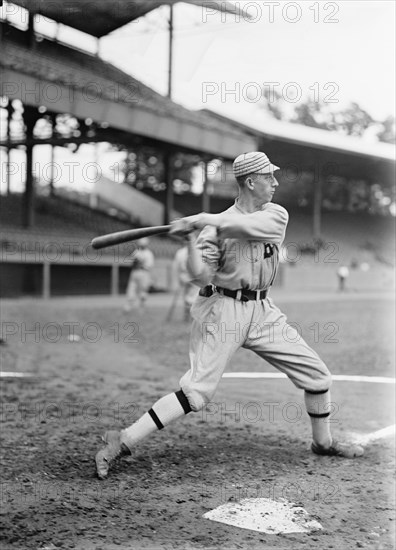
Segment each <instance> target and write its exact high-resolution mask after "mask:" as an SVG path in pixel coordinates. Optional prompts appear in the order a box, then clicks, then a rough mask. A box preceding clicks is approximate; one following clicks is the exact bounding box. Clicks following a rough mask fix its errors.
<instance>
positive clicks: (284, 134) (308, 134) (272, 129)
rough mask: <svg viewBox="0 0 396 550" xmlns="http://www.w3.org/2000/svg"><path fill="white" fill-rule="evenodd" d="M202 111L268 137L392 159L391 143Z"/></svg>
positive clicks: (365, 155) (283, 123) (236, 114)
mask: <svg viewBox="0 0 396 550" xmlns="http://www.w3.org/2000/svg"><path fill="white" fill-rule="evenodd" d="M202 111H203V112H205V113H208V114H211V115H214V116H216V117H218V118H220V119H221V120H224V121H227V122H229V123H232V122H234V123H235V124H236V125H237V126H239V127H240V128H244V129H245V130H246V131H249V130H250V131H252V132H253V133H259V134H262V135H263V136H268V137H271V138H280V139H282V140H285V141H287V142H289V143H296V144H299V145H306V146H309V147H315V148H317V149H325V150H331V151H339V152H342V153H350V154H354V155H359V156H364V157H372V158H375V159H379V160H388V161H395V160H396V158H395V146H394V145H392V144H391V143H383V142H380V141H378V142H371V141H366V140H364V139H362V138H359V137H354V136H347V135H343V134H340V133H339V132H329V131H327V130H322V129H321V128H312V127H310V126H303V125H302V124H294V123H292V122H285V121H279V120H275V119H273V120H262V121H260V117H259V116H257V117H255V118H254V119H249V122H248V124H247V123H246V115H244V117H243V119H242V118H240V117H238V112H237V111H236V112H235V114H234V115H233V117H232V119H231V118H228V117H225V116H223V115H220V114H219V113H215V112H213V111H211V110H209V109H202Z"/></svg>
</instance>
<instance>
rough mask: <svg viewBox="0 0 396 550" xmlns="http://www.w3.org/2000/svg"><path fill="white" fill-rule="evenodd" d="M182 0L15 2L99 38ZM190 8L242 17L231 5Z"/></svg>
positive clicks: (203, 0)
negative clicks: (205, 9)
mask: <svg viewBox="0 0 396 550" xmlns="http://www.w3.org/2000/svg"><path fill="white" fill-rule="evenodd" d="M178 1H179V0H166V1H163V0H95V1H94V2H93V1H92V0H78V1H74V2H69V3H68V2H65V1H64V0H51V2H48V0H12V3H13V4H17V5H18V6H21V7H23V8H25V9H27V10H29V11H30V12H31V13H39V14H41V15H43V16H44V17H48V18H50V19H53V20H54V21H57V22H58V23H63V24H64V25H68V26H69V27H72V28H74V29H77V30H79V31H83V32H85V33H87V34H90V35H92V36H96V37H97V38H100V37H101V36H105V35H106V34H109V33H110V32H112V31H114V30H116V29H118V28H119V27H123V26H124V25H126V24H127V23H129V22H130V21H134V20H136V19H138V18H139V17H142V16H143V15H146V13H148V12H150V11H152V10H155V9H156V8H158V7H159V6H162V5H164V4H176V3H177V2H178ZM183 1H184V2H186V3H188V4H196V5H197V6H205V5H206V6H207V9H208V10H213V9H217V10H219V11H220V10H221V11H223V12H224V11H226V12H228V13H235V14H238V13H239V14H240V13H242V10H241V9H240V8H238V7H237V6H234V5H233V4H232V3H231V2H228V1H221V2H220V1H212V0H210V1H209V0H183Z"/></svg>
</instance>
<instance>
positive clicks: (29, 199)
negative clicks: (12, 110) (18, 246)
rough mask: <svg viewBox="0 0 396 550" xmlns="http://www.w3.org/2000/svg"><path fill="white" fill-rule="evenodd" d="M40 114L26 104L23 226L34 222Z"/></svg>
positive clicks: (29, 225)
mask: <svg viewBox="0 0 396 550" xmlns="http://www.w3.org/2000/svg"><path fill="white" fill-rule="evenodd" d="M39 118H40V115H39V113H38V111H37V109H35V108H34V107H28V106H27V105H24V113H23V119H24V122H25V126H26V176H25V182H26V183H25V195H24V201H23V209H22V226H23V227H26V228H27V227H32V225H33V224H34V180H33V145H32V142H33V129H34V126H35V124H36V121H37V120H38V119H39Z"/></svg>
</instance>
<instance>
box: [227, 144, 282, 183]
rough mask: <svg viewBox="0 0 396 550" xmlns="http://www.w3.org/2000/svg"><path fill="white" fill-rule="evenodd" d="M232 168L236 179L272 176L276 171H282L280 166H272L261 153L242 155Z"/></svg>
mask: <svg viewBox="0 0 396 550" xmlns="http://www.w3.org/2000/svg"><path fill="white" fill-rule="evenodd" d="M232 167H233V170H234V175H235V177H236V178H238V177H239V176H247V175H248V174H272V172H275V170H280V168H279V166H275V164H271V162H270V159H269V158H268V157H267V155H266V154H265V153H261V152H260V151H254V152H252V153H242V155H239V156H238V157H237V158H236V159H235V160H234V164H233V165H232Z"/></svg>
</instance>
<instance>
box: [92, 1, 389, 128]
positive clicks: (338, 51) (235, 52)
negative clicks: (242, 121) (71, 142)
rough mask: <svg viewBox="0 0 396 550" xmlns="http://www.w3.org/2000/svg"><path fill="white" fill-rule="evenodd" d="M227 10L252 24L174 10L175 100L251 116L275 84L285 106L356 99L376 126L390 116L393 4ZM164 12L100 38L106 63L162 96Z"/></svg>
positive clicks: (262, 5) (185, 8)
mask: <svg viewBox="0 0 396 550" xmlns="http://www.w3.org/2000/svg"><path fill="white" fill-rule="evenodd" d="M234 3H235V4H239V5H240V6H241V7H245V9H246V11H247V13H248V14H249V15H250V16H251V17H252V20H251V21H250V22H249V20H248V18H247V17H246V18H245V17H241V18H240V19H239V22H238V21H237V18H236V16H234V15H231V14H224V13H213V12H211V11H210V12H209V10H207V9H206V8H200V7H195V6H190V5H187V4H183V3H180V4H177V5H176V6H175V8H174V27H175V46H174V51H175V54H174V64H173V65H174V75H173V98H174V100H175V101H177V102H179V103H182V104H184V105H186V106H188V107H190V108H202V107H207V108H210V109H216V110H219V111H220V110H221V111H222V112H224V113H228V114H230V115H232V113H233V112H235V111H240V112H241V113H243V112H249V113H250V112H252V110H256V109H257V107H258V105H259V100H260V91H262V90H263V89H264V87H265V86H266V87H267V88H268V87H269V84H268V83H271V82H274V83H278V84H274V85H273V86H274V88H275V89H277V90H278V91H282V92H283V97H284V98H286V102H287V103H290V105H291V106H293V105H295V104H298V97H299V95H301V99H304V97H306V96H307V95H310V96H311V97H314V98H315V100H316V99H320V100H323V101H325V102H326V103H327V104H330V102H334V103H333V105H334V106H335V107H337V106H338V105H340V106H343V105H346V104H347V103H348V102H351V101H356V102H358V103H359V104H360V105H361V106H362V107H363V108H365V109H367V110H368V111H369V112H370V113H371V114H372V116H373V117H374V118H378V119H382V118H385V117H386V116H387V115H390V114H393V113H394V110H395V109H394V107H395V29H394V21H395V3H394V2H393V1H370V0H363V1H359V0H352V1H338V2H323V1H322V2H313V1H302V2H301V1H299V2H288V1H281V0H278V1H276V2H262V1H258V2H250V1H245V2H243V1H242V2H234ZM168 13H169V11H168V7H165V6H164V7H162V8H160V9H159V10H156V11H155V12H153V13H151V14H150V15H148V16H146V17H145V18H142V19H141V20H139V21H137V22H134V23H131V24H129V25H127V26H125V27H124V28H121V29H119V30H117V31H115V32H113V33H112V34H111V35H109V36H108V37H104V38H102V39H101V53H102V56H103V57H104V58H105V59H107V60H109V61H111V62H113V63H115V64H117V65H119V66H121V67H122V68H123V69H124V70H125V71H127V72H131V73H132V74H133V75H134V76H136V77H137V78H139V79H141V80H143V81H144V82H145V83H147V84H149V85H150V86H152V87H153V88H154V89H156V90H157V91H159V92H161V93H166V90H167V66H168V65H167V63H168V59H167V52H168V35H167V31H166V26H167V17H168ZM158 27H161V28H162V30H160V31H159V30H158ZM293 83H294V84H293ZM232 90H235V92H234V93H230V92H231V91H232ZM227 91H228V92H229V93H227ZM249 94H250V96H251V97H250V99H249ZM296 100H297V101H296ZM336 102H337V103H336Z"/></svg>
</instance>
